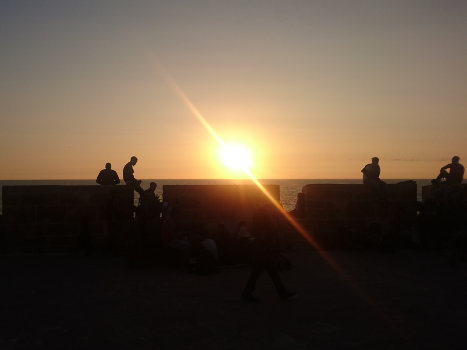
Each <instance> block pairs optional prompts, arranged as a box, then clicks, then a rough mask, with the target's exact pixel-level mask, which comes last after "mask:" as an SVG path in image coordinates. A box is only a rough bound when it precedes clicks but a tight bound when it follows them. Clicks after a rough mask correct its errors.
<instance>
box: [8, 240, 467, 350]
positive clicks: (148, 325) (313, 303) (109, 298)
mask: <svg viewBox="0 0 467 350" xmlns="http://www.w3.org/2000/svg"><path fill="white" fill-rule="evenodd" d="M288 256H289V257H290V258H291V260H292V262H293V269H292V270H291V271H284V272H283V273H282V276H283V279H284V281H285V283H286V284H287V285H288V286H289V287H290V289H292V290H296V291H297V292H298V293H299V298H297V299H294V300H289V301H286V302H283V301H281V300H279V298H278V297H277V295H276V294H275V291H274V288H273V286H272V283H271V281H270V279H269V277H268V276H267V275H263V276H262V277H261V279H260V281H259V284H258V288H257V291H256V295H257V296H258V297H260V298H261V302H259V303H255V304H248V303H244V302H242V301H241V299H240V293H241V290H242V287H243V285H244V283H245V281H246V278H247V275H248V269H247V268H246V267H238V266H237V267H229V268H224V269H222V270H221V271H220V272H219V273H217V274H214V275H209V276H199V275H195V274H190V273H187V272H185V271H183V270H179V269H175V268H167V267H147V268H141V269H129V268H128V267H127V263H126V260H125V259H124V258H107V257H81V256H70V255H68V256H66V255H48V256H46V255H41V256H31V255H9V256H6V255H3V256H0V272H1V276H2V283H1V288H0V297H1V298H0V300H1V301H0V322H1V323H0V349H4V350H8V349H232V350H233V349H242V350H243V349H292V350H293V349H465V348H467V263H462V264H459V265H458V266H457V267H456V268H454V269H453V268H450V267H449V266H448V254H447V252H419V251H400V252H397V253H394V254H384V253H377V252H330V253H329V258H330V259H331V260H332V262H333V263H335V264H336V266H338V268H340V269H341V272H336V271H335V270H334V269H333V268H331V267H330V265H329V263H328V262H327V261H326V260H325V259H323V257H321V256H320V255H319V253H317V252H313V251H311V250H308V249H304V248H302V249H298V250H295V251H292V252H289V253H288Z"/></svg>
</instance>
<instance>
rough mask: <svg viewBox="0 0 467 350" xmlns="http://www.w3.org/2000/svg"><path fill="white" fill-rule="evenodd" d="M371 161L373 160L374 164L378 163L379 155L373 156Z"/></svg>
mask: <svg viewBox="0 0 467 350" xmlns="http://www.w3.org/2000/svg"><path fill="white" fill-rule="evenodd" d="M371 162H372V163H373V164H378V162H379V158H378V157H373V158H371Z"/></svg>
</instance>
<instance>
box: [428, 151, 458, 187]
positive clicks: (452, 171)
mask: <svg viewBox="0 0 467 350" xmlns="http://www.w3.org/2000/svg"><path fill="white" fill-rule="evenodd" d="M459 159H460V158H459V157H458V156H454V157H452V160H451V161H452V163H449V164H446V165H445V166H443V167H442V168H441V169H440V171H439V175H438V177H437V178H436V179H434V180H433V181H432V183H433V185H437V184H439V183H440V182H441V181H442V180H443V179H445V180H446V184H448V185H456V184H460V183H462V180H463V179H464V167H463V165H462V164H460V163H459ZM446 169H449V173H448V172H447V171H446Z"/></svg>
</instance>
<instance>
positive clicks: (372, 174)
mask: <svg viewBox="0 0 467 350" xmlns="http://www.w3.org/2000/svg"><path fill="white" fill-rule="evenodd" d="M378 163H379V159H378V157H373V158H371V163H370V164H367V165H365V166H364V168H363V169H362V173H363V183H364V184H372V183H375V182H379V181H381V180H380V178H379V174H380V173H381V169H380V167H379V164H378Z"/></svg>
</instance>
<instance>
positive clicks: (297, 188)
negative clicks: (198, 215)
mask: <svg viewBox="0 0 467 350" xmlns="http://www.w3.org/2000/svg"><path fill="white" fill-rule="evenodd" d="M152 181H154V182H156V183H157V184H158V186H157V189H156V194H158V195H159V197H160V198H162V189H163V186H164V185H232V184H251V183H252V182H251V180H246V179H245V180H225V179H219V180H215V179H206V180H199V179H197V180H173V179H162V180H161V179H145V180H143V182H142V184H141V187H143V189H146V188H148V187H149V183H150V182H152ZM384 181H386V182H387V183H389V184H393V183H398V182H401V181H406V180H403V179H392V180H386V179H385V180H384ZM415 181H416V182H417V199H418V200H419V201H420V200H421V199H422V187H423V186H426V185H430V180H429V179H421V180H420V179H419V180H415ZM260 182H261V183H262V184H263V185H279V186H280V196H281V204H282V206H283V207H284V209H285V210H287V211H290V210H292V209H294V208H295V203H296V201H297V194H298V193H299V192H301V191H302V188H303V186H305V185H307V184H361V183H362V180H361V179H348V180H345V179H341V180H336V179H332V180H330V179H308V180H307V179H267V180H260ZM31 185H42V186H44V185H61V186H66V185H96V186H98V185H97V184H96V181H95V180H0V198H1V193H2V188H3V186H31ZM1 212H2V203H1V202H0V213H1Z"/></svg>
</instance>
